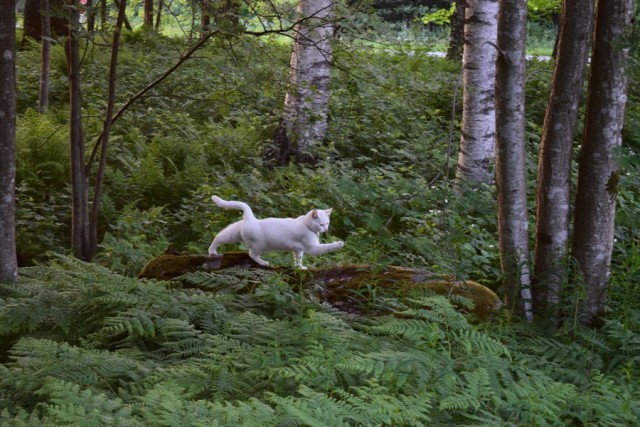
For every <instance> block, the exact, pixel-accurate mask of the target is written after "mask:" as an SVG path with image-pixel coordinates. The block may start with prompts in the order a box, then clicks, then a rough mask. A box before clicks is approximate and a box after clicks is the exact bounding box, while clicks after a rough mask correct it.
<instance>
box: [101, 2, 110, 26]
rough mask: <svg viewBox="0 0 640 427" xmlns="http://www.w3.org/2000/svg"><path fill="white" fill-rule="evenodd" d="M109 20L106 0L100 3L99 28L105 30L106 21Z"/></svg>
mask: <svg viewBox="0 0 640 427" xmlns="http://www.w3.org/2000/svg"><path fill="white" fill-rule="evenodd" d="M108 19H109V8H108V7H107V0H102V1H100V28H101V29H103V30H104V29H105V28H106V25H107V21H108Z"/></svg>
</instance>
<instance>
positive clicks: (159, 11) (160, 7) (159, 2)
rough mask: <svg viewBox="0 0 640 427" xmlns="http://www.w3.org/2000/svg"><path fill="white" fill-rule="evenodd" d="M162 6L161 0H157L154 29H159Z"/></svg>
mask: <svg viewBox="0 0 640 427" xmlns="http://www.w3.org/2000/svg"><path fill="white" fill-rule="evenodd" d="M163 7H164V2H163V0H158V13H156V31H158V30H159V29H160V22H162V8H163Z"/></svg>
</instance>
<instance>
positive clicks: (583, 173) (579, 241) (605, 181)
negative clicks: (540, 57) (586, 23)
mask: <svg viewBox="0 0 640 427" xmlns="http://www.w3.org/2000/svg"><path fill="white" fill-rule="evenodd" d="M597 10H598V11H597V17H596V30H595V36H594V41H593V57H592V61H591V78H590V80H589V97H588V100H587V113H586V118H585V130H584V135H583V140H582V148H581V153H580V165H579V170H578V189H577V194H576V209H575V210H576V214H575V226H574V237H573V256H574V257H575V259H576V262H577V264H578V268H579V270H580V273H581V274H582V277H583V280H584V286H585V290H586V299H585V302H584V307H583V315H584V317H583V318H582V321H583V322H585V323H593V322H594V321H596V320H597V318H598V317H599V316H600V315H602V314H604V312H605V311H606V305H607V289H608V285H609V273H610V266H611V253H612V251H613V243H614V221H615V212H616V196H617V189H618V180H619V174H620V172H619V168H618V164H617V162H616V158H615V157H616V154H615V150H616V148H617V147H619V146H620V144H621V142H622V125H623V122H624V111H625V104H626V99H627V95H626V94H627V83H628V77H627V75H626V70H625V67H626V64H627V57H628V49H626V48H623V47H622V45H621V43H622V40H621V36H622V35H623V34H624V32H625V30H626V29H627V28H629V26H630V25H631V22H632V18H633V10H634V7H633V0H599V1H598V6H597Z"/></svg>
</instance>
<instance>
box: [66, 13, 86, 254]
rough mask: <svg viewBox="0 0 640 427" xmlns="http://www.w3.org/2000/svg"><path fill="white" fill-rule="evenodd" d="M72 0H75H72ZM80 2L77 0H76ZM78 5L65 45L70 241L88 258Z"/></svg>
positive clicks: (79, 252)
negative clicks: (70, 218) (68, 107)
mask: <svg viewBox="0 0 640 427" xmlns="http://www.w3.org/2000/svg"><path fill="white" fill-rule="evenodd" d="M72 1H73V0H72ZM75 3H76V6H77V0H75ZM78 26H79V23H78V13H77V8H75V9H73V11H72V13H71V16H70V17H69V37H68V38H67V42H66V45H65V51H66V56H67V64H68V69H69V103H70V113H69V126H70V132H69V134H70V145H71V191H72V193H71V200H72V207H71V216H72V224H71V245H72V249H73V254H74V255H75V256H76V257H77V258H80V259H83V260H87V261H89V260H90V259H91V256H90V250H89V249H90V246H89V191H88V182H87V174H86V172H85V167H84V157H85V141H84V133H83V131H82V95H81V90H80V46H79V39H78V38H79V34H78V33H79V31H78V30H79V28H78Z"/></svg>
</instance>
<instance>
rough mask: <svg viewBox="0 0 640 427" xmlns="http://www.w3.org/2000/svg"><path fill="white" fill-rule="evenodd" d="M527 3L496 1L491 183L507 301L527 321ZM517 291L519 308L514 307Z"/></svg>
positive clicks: (528, 302)
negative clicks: (495, 198)
mask: <svg viewBox="0 0 640 427" xmlns="http://www.w3.org/2000/svg"><path fill="white" fill-rule="evenodd" d="M526 34H527V0H500V16H499V19H498V48H499V49H500V55H499V56H498V60H497V63H496V166H497V167H496V185H497V190H498V233H499V240H500V263H501V267H502V272H503V274H504V284H505V289H506V298H507V303H508V304H510V305H511V306H513V307H515V308H516V309H517V310H520V309H523V310H524V315H525V318H526V319H527V320H532V311H531V286H530V285H531V274H530V269H529V232H528V230H529V225H528V220H527V188H526V180H525V177H526V170H525V157H526V151H525V116H524V112H525V111H524V105H525V91H524V83H525V72H526V55H525V47H526ZM519 293H520V296H521V301H522V305H521V306H520V305H519V306H516V305H515V304H516V301H517V300H518V294H519Z"/></svg>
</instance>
